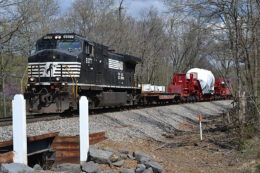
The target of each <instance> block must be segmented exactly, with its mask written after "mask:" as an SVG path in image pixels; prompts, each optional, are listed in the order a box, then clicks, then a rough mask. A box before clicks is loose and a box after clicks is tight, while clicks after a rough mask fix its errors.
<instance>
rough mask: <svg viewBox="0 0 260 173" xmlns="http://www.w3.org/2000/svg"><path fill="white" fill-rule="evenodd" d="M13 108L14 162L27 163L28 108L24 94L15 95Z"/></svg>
mask: <svg viewBox="0 0 260 173" xmlns="http://www.w3.org/2000/svg"><path fill="white" fill-rule="evenodd" d="M12 109H13V150H14V163H23V164H25V165H27V138H26V108H25V100H24V97H23V95H22V94H17V95H15V96H14V100H13V101H12Z"/></svg>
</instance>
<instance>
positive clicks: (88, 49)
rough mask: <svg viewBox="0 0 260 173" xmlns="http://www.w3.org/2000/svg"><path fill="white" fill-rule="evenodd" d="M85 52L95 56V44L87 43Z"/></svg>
mask: <svg viewBox="0 0 260 173" xmlns="http://www.w3.org/2000/svg"><path fill="white" fill-rule="evenodd" d="M85 53H86V54H87V55H89V56H92V57H94V46H93V45H90V44H88V43H86V47H85Z"/></svg>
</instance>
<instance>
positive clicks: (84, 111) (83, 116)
mask: <svg viewBox="0 0 260 173" xmlns="http://www.w3.org/2000/svg"><path fill="white" fill-rule="evenodd" d="M88 113H89V112H88V99H87V97H85V96H82V97H81V98H80V100H79V126H80V128H79V133H80V163H81V164H82V163H83V162H86V161H87V159H88V150H89V124H88V123H89V120H88V115H89V114H88Z"/></svg>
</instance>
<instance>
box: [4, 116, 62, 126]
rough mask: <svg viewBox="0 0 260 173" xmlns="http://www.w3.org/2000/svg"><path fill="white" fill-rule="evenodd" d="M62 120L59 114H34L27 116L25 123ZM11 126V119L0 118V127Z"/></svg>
mask: <svg viewBox="0 0 260 173" xmlns="http://www.w3.org/2000/svg"><path fill="white" fill-rule="evenodd" d="M61 118H64V117H63V116H61V114H59V113H57V114H34V115H27V116H26V121H27V123H32V122H37V121H48V120H56V119H61ZM9 125H12V117H5V118H0V126H9Z"/></svg>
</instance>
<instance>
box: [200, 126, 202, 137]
mask: <svg viewBox="0 0 260 173" xmlns="http://www.w3.org/2000/svg"><path fill="white" fill-rule="evenodd" d="M200 140H201V141H202V125H201V121H200Z"/></svg>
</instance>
